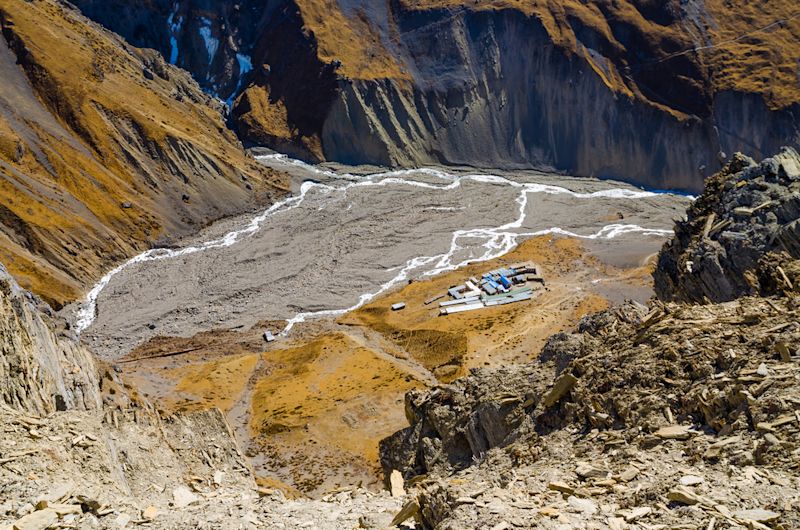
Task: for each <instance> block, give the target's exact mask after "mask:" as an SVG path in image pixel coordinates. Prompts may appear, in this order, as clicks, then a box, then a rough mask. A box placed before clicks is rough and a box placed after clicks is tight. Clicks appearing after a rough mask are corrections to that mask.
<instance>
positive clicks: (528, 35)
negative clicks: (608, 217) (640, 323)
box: [77, 0, 800, 191]
mask: <svg viewBox="0 0 800 530" xmlns="http://www.w3.org/2000/svg"><path fill="white" fill-rule="evenodd" d="M77 4H78V6H79V7H80V8H81V9H82V10H83V11H84V12H85V13H86V14H88V15H89V16H90V17H92V18H94V19H95V20H98V21H100V22H101V23H102V24H104V25H106V26H107V27H109V28H111V29H113V30H114V31H116V32H118V33H120V34H121V35H123V36H124V37H126V38H127V39H129V40H130V41H131V42H132V43H133V44H135V45H137V46H144V47H152V48H155V49H157V50H158V51H160V52H161V53H162V54H163V55H164V57H165V58H167V60H169V61H170V62H173V63H175V64H177V65H178V66H181V67H183V68H185V69H187V70H189V71H190V72H191V73H192V75H193V76H194V77H195V79H196V80H197V81H198V82H199V83H200V85H201V86H202V87H203V88H204V90H206V91H207V92H209V93H211V94H214V95H216V96H218V97H219V98H221V99H223V100H226V101H228V103H229V105H230V107H231V119H230V125H231V126H232V127H233V128H234V129H235V130H236V132H237V133H238V134H239V136H240V138H241V139H242V140H243V141H244V142H245V143H246V144H248V145H266V146H269V147H273V148H276V149H279V150H282V151H286V152H289V153H290V154H292V155H294V156H299V157H302V158H305V159H308V160H313V161H320V160H335V161H339V162H345V163H351V164H361V163H370V164H381V165H397V166H415V165H424V164H431V163H440V164H467V165H474V166H479V167H501V168H520V167H547V168H555V169H558V170H563V171H565V172H568V173H572V174H575V175H581V176H595V177H603V178H605V177H608V178H617V179H623V180H628V181H631V182H636V183H639V184H643V185H646V186H649V187H652V188H664V189H668V188H675V189H687V190H692V191H699V190H700V189H701V188H702V183H703V179H704V178H705V177H707V176H709V175H711V174H712V173H714V172H715V171H717V170H718V169H719V168H720V167H721V163H724V161H725V157H724V156H721V155H724V154H725V153H733V152H735V151H743V152H746V153H748V154H749V155H751V156H754V157H758V158H763V157H766V156H769V155H770V154H771V153H774V152H776V151H777V150H778V149H779V148H780V147H781V146H783V145H798V141H799V140H800V129H799V128H798V125H797V124H798V123H800V119H798V116H800V104H797V103H795V104H790V105H788V106H783V107H781V108H780V109H776V108H775V107H774V106H770V105H769V104H768V103H766V102H765V99H764V95H763V94H759V93H750V92H741V91H736V90H734V89H731V88H729V87H723V88H716V87H715V86H714V85H713V82H712V79H711V77H710V74H709V73H708V70H709V68H708V67H707V66H705V65H703V63H702V61H698V60H697V58H696V57H693V56H691V54H682V53H680V54H677V55H674V56H672V55H673V54H674V52H676V51H679V50H683V49H691V48H692V46H702V45H707V44H708V43H709V42H710V41H709V40H708V39H709V38H710V37H709V36H708V35H705V34H704V31H705V30H706V29H707V27H708V25H709V24H711V25H713V23H714V22H713V17H712V16H711V15H710V14H709V13H707V12H706V10H705V9H704V8H703V6H701V5H699V4H698V3H696V2H688V3H687V2H681V3H680V4H679V3H678V2H666V3H658V5H655V3H649V2H637V3H636V5H637V6H638V7H637V8H638V9H639V12H640V14H641V15H642V17H644V18H643V19H642V20H643V21H645V23H644V24H643V25H636V24H633V22H632V21H630V20H628V19H627V18H626V17H621V16H618V13H617V12H616V11H615V9H616V8H614V7H613V6H611V5H605V3H599V4H598V9H600V11H601V12H602V17H605V18H604V19H603V20H605V23H607V24H608V26H609V30H610V31H611V33H612V34H613V35H611V36H609V35H605V34H604V33H603V32H602V31H599V30H598V28H594V27H590V26H588V25H587V23H586V22H585V21H583V22H582V21H581V20H579V19H577V18H569V17H568V20H567V21H564V22H563V24H565V26H564V28H563V31H565V32H566V33H564V34H562V35H561V36H560V37H559V36H558V35H557V32H556V33H554V31H555V30H554V29H553V27H551V26H552V24H551V25H550V27H549V26H547V24H546V22H545V21H544V19H543V18H540V17H537V16H532V15H528V14H526V13H525V11H524V10H517V9H510V8H509V9H496V10H494V9H493V10H483V9H480V8H479V6H469V7H464V6H457V7H449V8H441V9H434V8H429V9H425V8H409V7H408V5H407V3H404V2H388V3H386V4H378V3H369V2H366V3H365V2H362V1H361V0H338V1H337V2H332V3H331V5H330V6H328V7H329V8H330V10H332V12H331V13H330V17H329V18H330V20H334V19H335V20H338V21H339V22H337V24H339V23H340V24H345V25H346V24H347V23H348V20H349V21H350V22H353V21H358V24H360V25H359V26H357V27H359V28H362V29H363V28H368V29H369V31H368V32H367V33H370V32H371V33H370V35H366V34H364V35H356V36H355V37H354V38H355V39H362V38H363V39H365V42H366V43H367V44H366V46H367V49H368V50H371V51H369V53H370V54H372V56H373V63H376V61H377V59H375V57H381V56H388V57H389V58H390V60H391V61H394V62H395V63H396V65H397V68H396V70H395V71H394V72H392V73H387V74H385V75H384V74H383V73H382V74H378V73H376V72H375V71H371V70H370V67H375V64H373V63H370V62H369V59H366V65H365V66H363V68H361V69H360V70H359V72H358V73H357V74H355V75H352V76H350V77H347V76H346V75H344V74H341V73H340V72H341V71H347V70H348V68H347V67H348V65H351V66H352V62H353V61H356V62H358V59H354V58H353V57H348V56H347V50H346V49H342V48H347V47H348V44H347V43H346V42H344V43H343V42H342V41H337V40H336V39H335V38H333V40H332V41H331V40H327V41H326V40H325V39H326V38H327V39H331V37H330V35H328V36H326V35H322V34H320V35H317V34H315V32H314V30H313V29H311V28H316V27H317V24H318V21H316V20H311V19H310V18H309V17H311V18H313V17H315V16H318V15H317V14H316V13H317V12H318V10H319V9H320V6H319V5H317V4H316V3H315V2H314V1H313V0H304V1H302V2H301V1H298V0H269V1H266V2H256V1H254V0H242V1H240V2H236V3H229V2H220V1H214V0H179V1H176V2H171V1H169V0H153V1H151V2H130V1H129V0H112V1H111V2H101V1H97V0H77ZM537 9H538V8H537ZM336 17H338V18H336ZM651 22H652V23H653V24H655V25H660V26H659V27H660V28H662V29H661V30H660V31H659V35H658V37H657V38H656V37H654V36H653V35H651V34H650V33H649V30H647V28H649V27H650V25H649V24H650V23H651ZM662 26H663V27H662ZM676 28H684V29H685V28H690V29H691V31H690V30H680V31H679V30H677V29H676ZM335 29H336V28H334V31H333V32H334V33H336V31H335ZM365 31H366V30H365ZM559 31H561V30H559ZM687 35H694V36H693V37H688V36H687ZM370 39H372V40H370ZM559 39H560V40H559ZM569 43H571V44H569ZM320 50H324V51H323V52H320ZM340 52H341V53H342V54H343V56H342V58H343V59H344V63H345V64H344V68H342V61H341V60H339V59H336V58H331V55H332V54H333V56H336V55H337V54H339V53H340ZM323 57H325V58H324V59H323ZM665 57H669V60H664V59H665ZM609 65H611V66H609ZM378 71H381V70H380V69H378Z"/></svg>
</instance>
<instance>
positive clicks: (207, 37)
mask: <svg viewBox="0 0 800 530" xmlns="http://www.w3.org/2000/svg"><path fill="white" fill-rule="evenodd" d="M200 23H201V25H200V28H199V29H198V31H199V32H200V36H201V37H202V38H203V42H204V43H205V45H206V51H207V52H208V64H209V65H210V64H211V63H212V62H213V61H214V57H216V55H217V50H218V49H219V40H217V39H216V38H215V37H214V36H213V34H212V32H211V21H210V20H209V19H207V18H205V17H200Z"/></svg>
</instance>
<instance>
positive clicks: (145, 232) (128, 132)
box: [0, 0, 284, 305]
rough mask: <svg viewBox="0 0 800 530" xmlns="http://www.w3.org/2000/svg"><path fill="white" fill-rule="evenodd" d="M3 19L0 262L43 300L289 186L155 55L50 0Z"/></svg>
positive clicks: (68, 295) (58, 298)
mask: <svg viewBox="0 0 800 530" xmlns="http://www.w3.org/2000/svg"><path fill="white" fill-rule="evenodd" d="M0 22H1V23H2V33H3V37H4V38H3V39H0V77H2V80H3V84H2V90H0V177H1V178H0V260H1V261H2V262H4V263H5V264H6V265H7V267H8V268H9V270H10V272H11V273H12V274H14V275H15V276H16V277H17V278H19V280H20V283H21V284H23V285H24V286H25V287H27V288H30V289H32V290H33V291H34V292H36V293H38V294H40V295H42V296H44V297H45V298H46V299H48V301H50V302H52V303H54V304H56V305H60V304H62V303H64V302H67V301H70V300H73V299H75V298H77V297H79V296H80V295H81V293H82V291H83V290H84V289H85V287H86V286H87V285H89V284H90V283H91V282H92V281H93V280H95V279H96V278H97V277H98V276H99V275H100V274H101V272H102V271H104V270H105V269H107V268H108V267H110V266H111V265H112V264H113V263H115V262H118V261H120V260H122V259H124V258H126V257H129V256H130V255H132V254H134V253H135V252H137V251H138V250H140V249H142V248H144V247H147V246H148V245H149V244H151V243H152V242H154V241H157V240H158V239H159V238H164V237H168V236H173V235H178V234H181V233H185V232H188V231H190V230H193V229H194V230H196V229H197V228H199V227H201V226H202V225H204V224H207V223H208V222H210V221H211V220H213V219H215V218H218V217H220V216H221V215H224V214H226V213H231V212H233V211H236V210H240V209H242V208H244V207H246V206H247V205H248V204H252V203H254V202H255V201H264V200H266V199H268V197H269V196H271V195H273V194H275V193H277V192H279V191H280V190H281V189H283V188H284V185H283V177H282V176H281V175H278V174H276V173H273V172H270V171H268V170H265V169H264V168H262V167H260V166H258V165H257V164H256V163H255V162H254V161H252V160H251V159H249V158H247V157H246V155H245V154H244V152H243V150H242V149H241V145H240V144H239V142H238V140H237V139H236V137H235V136H234V135H233V133H231V132H230V131H228V130H227V129H226V128H225V124H224V120H223V116H222V114H221V107H220V104H219V103H218V102H215V101H213V100H211V98H209V97H208V96H206V95H205V94H203V93H202V91H201V90H200V89H199V87H198V86H197V85H196V84H195V83H194V82H193V81H192V80H191V79H190V77H189V76H188V75H187V74H186V73H184V72H182V71H179V70H177V69H175V68H172V67H170V66H168V65H165V64H164V61H163V59H162V58H161V57H160V56H159V55H158V54H157V53H155V52H153V51H150V50H138V49H135V48H132V47H131V46H129V45H127V44H126V43H125V42H124V41H122V40H121V39H120V38H118V37H117V36H115V35H113V34H111V33H109V32H107V31H106V30H104V29H102V28H100V27H99V26H98V25H96V24H94V23H92V22H90V21H88V20H87V19H85V18H84V17H83V16H82V15H80V13H78V12H77V11H74V10H71V9H69V8H67V7H64V6H62V5H61V4H58V3H56V2H51V1H48V0H45V1H38V2H25V1H22V0H0Z"/></svg>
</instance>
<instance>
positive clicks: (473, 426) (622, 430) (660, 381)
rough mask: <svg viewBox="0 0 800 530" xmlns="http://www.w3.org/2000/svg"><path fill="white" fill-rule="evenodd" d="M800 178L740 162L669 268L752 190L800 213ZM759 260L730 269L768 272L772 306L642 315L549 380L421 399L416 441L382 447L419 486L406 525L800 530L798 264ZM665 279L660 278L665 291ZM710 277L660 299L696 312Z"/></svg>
mask: <svg viewBox="0 0 800 530" xmlns="http://www.w3.org/2000/svg"><path fill="white" fill-rule="evenodd" d="M796 160H797V154H796V153H795V152H793V151H791V150H786V151H783V152H782V153H781V154H779V155H778V156H777V157H775V158H774V159H770V160H767V161H765V162H763V163H762V164H754V163H752V162H751V161H747V160H746V159H744V158H743V157H741V156H738V155H737V156H736V157H735V158H734V160H733V162H732V163H731V165H730V166H729V167H728V168H727V169H726V170H725V171H724V172H722V173H721V174H719V175H718V176H716V177H714V178H712V179H711V180H710V181H709V183H708V186H707V188H706V191H705V192H704V194H703V195H702V196H701V197H699V198H698V200H697V202H696V204H695V206H694V207H693V210H695V212H694V213H693V212H690V214H689V221H688V222H679V223H678V224H677V227H676V236H675V238H674V239H673V241H671V242H669V243H668V244H667V245H665V247H664V250H663V251H662V255H661V259H660V261H659V263H660V264H662V266H663V263H664V262H665V261H666V260H668V259H669V257H670V256H672V255H673V253H674V252H675V249H676V248H677V249H681V248H685V247H682V246H681V241H684V240H686V239H689V240H691V241H694V242H696V241H698V240H700V239H702V238H703V237H704V233H705V237H707V236H708V233H707V231H706V228H705V227H706V226H708V223H705V222H697V221H696V220H694V221H693V219H694V218H695V217H696V212H697V211H704V210H706V209H710V210H713V211H716V212H718V214H717V215H719V216H720V217H721V218H722V219H723V220H724V219H727V218H728V215H729V214H730V215H731V216H732V215H733V212H732V210H733V209H735V208H742V206H741V205H740V204H739V203H738V202H737V201H736V200H734V199H733V198H734V197H736V196H739V194H740V193H741V194H745V196H746V193H747V192H745V191H742V190H744V189H746V188H748V187H749V186H752V187H753V188H754V189H757V188H759V183H760V184H761V187H763V188H768V189H769V190H770V191H771V192H772V195H773V198H772V200H775V201H777V202H778V203H780V204H787V203H788V204H791V203H792V201H793V199H794V195H793V185H794V183H795V182H797V179H798V178H800V175H798V174H796V172H794V171H793V169H792V168H793V167H794V166H792V164H793V163H794V161H796ZM781 168H783V169H781ZM721 189H722V190H727V191H724V192H722V193H720V190H721ZM759 204H760V203H759ZM748 207H749V205H748ZM765 208H766V207H765ZM748 219H749V222H748V224H749V225H750V228H751V229H752V230H753V231H754V232H756V233H759V230H762V229H764V230H765V231H766V228H765V227H764V225H768V227H769V226H771V230H772V232H775V231H776V230H779V229H777V228H776V227H775V226H774V225H775V219H774V218H773V217H772V216H763V217H762V216H758V215H749V216H748ZM770 221H772V222H770ZM711 224H713V223H711ZM749 248H751V249H759V250H753V254H747V253H743V252H737V253H730V254H728V255H727V258H728V259H727V260H720V261H719V263H720V264H721V269H722V270H723V271H724V273H725V274H726V275H727V276H729V277H736V275H737V274H738V273H739V272H738V271H743V270H746V269H747V267H749V266H751V265H752V263H760V267H761V277H764V278H772V280H771V281H769V282H763V283H762V285H766V286H769V287H770V288H769V289H765V293H764V294H761V293H759V295H757V296H741V294H740V293H738V294H739V295H738V296H736V297H735V298H734V299H733V300H730V301H726V302H720V303H714V304H711V303H706V304H698V303H694V302H676V301H662V300H655V299H654V300H653V301H652V302H651V303H650V304H649V305H648V306H642V305H639V304H632V303H629V304H626V305H623V306H619V307H616V308H613V309H610V310H608V311H605V312H601V313H597V314H594V315H591V316H588V317H585V318H584V319H583V320H582V321H581V323H580V325H579V326H578V329H577V330H576V331H575V332H574V333H562V334H557V335H554V336H553V337H551V338H550V339H549V341H548V342H547V344H546V345H545V347H544V348H543V350H542V352H541V353H540V355H539V358H538V360H536V361H534V362H531V363H528V364H524V365H519V366H509V367H504V368H502V369H495V370H476V371H473V373H472V374H471V375H470V376H468V377H466V378H464V379H462V380H459V381H456V382H455V383H453V384H451V385H442V386H440V387H438V388H437V389H435V390H433V391H431V392H428V393H421V392H411V393H409V394H408V395H407V398H406V415H407V417H408V419H409V423H410V427H409V428H407V429H405V430H403V431H400V432H398V433H396V434H395V435H393V436H392V437H389V438H387V439H385V440H384V441H383V442H382V443H381V458H382V464H383V466H384V470H385V472H386V473H387V477H388V476H389V475H390V474H391V473H392V472H394V473H395V474H397V472H398V471H399V472H400V473H401V474H402V475H403V477H404V479H405V480H406V481H407V484H412V485H413V486H412V487H410V488H409V490H410V496H411V500H410V501H409V502H408V503H407V504H406V506H405V509H404V512H403V514H402V515H401V516H399V517H398V521H399V520H401V519H411V518H416V520H417V521H418V523H419V524H422V525H423V527H431V528H433V527H435V528H443V529H450V528H452V529H455V528H473V527H475V525H476V524H481V525H484V526H485V527H486V528H504V529H506V528H513V527H517V528H530V527H544V528H549V527H553V528H556V527H564V526H569V527H587V528H600V527H603V528H605V527H611V528H649V527H656V525H670V526H675V525H681V527H685V528H707V527H712V528H713V527H716V526H717V525H722V527H738V526H744V527H749V528H794V527H796V526H798V524H800V520H799V519H798V516H797V514H798V513H800V510H798V507H800V496H798V494H797V491H798V490H797V488H798V485H800V472H799V471H798V469H800V467H799V466H800V448H798V446H797V443H796V439H797V435H798V433H800V351H798V343H799V342H800V326H798V324H797V312H798V309H799V308H800V296H798V294H797V291H796V290H795V288H794V286H795V285H797V281H796V280H797V278H795V276H794V275H793V271H794V270H795V267H796V264H797V259H796V258H795V257H792V255H790V254H782V255H777V256H776V255H769V253H768V249H767V247H766V246H761V247H759V238H758V237H755V238H753V244H752V246H751V247H749ZM759 253H760V255H759ZM681 256H683V255H682V254H681ZM748 264H750V265H748ZM778 267H780V269H779V268H778ZM781 270H783V271H784V273H785V277H784V273H781V272H780V271H781ZM666 272H667V271H664V270H663V269H662V268H661V266H659V268H658V269H657V271H656V273H655V276H656V279H657V280H658V278H659V277H661V276H662V275H664V274H666ZM703 277H704V272H703V270H702V269H695V268H691V269H687V268H681V269H680V270H679V272H678V274H677V276H676V277H674V280H675V281H673V283H672V284H670V285H671V286H673V287H672V288H674V289H675V290H674V291H669V288H670V287H668V288H665V289H663V290H662V291H661V293H662V295H663V293H664V292H667V293H670V294H671V296H670V298H675V299H677V300H692V298H691V296H694V294H691V295H690V294H689V293H691V291H690V290H691V289H694V288H695V287H694V286H701V287H700V288H702V286H704V285H707V284H704V283H703V282H702V278H703ZM692 278H694V280H693V279H692ZM682 289H686V292H682ZM766 293H769V294H766Z"/></svg>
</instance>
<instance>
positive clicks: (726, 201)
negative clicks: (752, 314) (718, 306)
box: [653, 148, 800, 302]
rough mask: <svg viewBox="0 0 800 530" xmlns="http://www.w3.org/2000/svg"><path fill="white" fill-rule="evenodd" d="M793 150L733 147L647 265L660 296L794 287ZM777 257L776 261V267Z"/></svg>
mask: <svg viewBox="0 0 800 530" xmlns="http://www.w3.org/2000/svg"><path fill="white" fill-rule="evenodd" d="M798 218H800V155H798V153H797V151H795V150H794V149H791V148H789V149H785V150H783V151H781V152H780V153H779V154H778V155H776V156H774V157H772V158H768V159H766V160H764V161H763V162H761V163H760V164H756V163H755V162H754V161H753V160H752V159H750V158H747V157H745V156H742V155H735V156H734V157H733V160H732V161H731V162H730V163H729V164H728V165H727V166H726V167H725V169H724V170H723V171H722V172H720V173H719V174H718V175H716V176H715V177H713V178H712V179H709V181H708V182H707V183H706V189H705V191H704V192H703V194H702V195H701V196H700V197H698V199H697V200H696V201H695V202H694V204H693V205H692V207H691V208H689V211H688V217H687V219H686V221H681V222H679V223H677V224H676V226H675V237H674V238H673V239H672V240H671V241H669V242H668V243H666V245H665V246H664V249H663V251H662V252H661V254H660V255H659V262H658V267H657V269H656V271H655V273H654V275H653V276H654V278H655V289H656V293H657V295H658V296H659V298H661V299H662V300H680V301H685V302H724V301H728V300H733V299H735V298H738V297H740V296H745V295H754V294H772V293H774V292H775V291H783V290H793V289H794V287H795V286H796V285H797V279H798V277H797V276H796V275H797V271H796V270H795V261H794V260H796V259H798V258H800V224H799V222H798ZM781 264H783V266H782V267H781Z"/></svg>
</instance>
